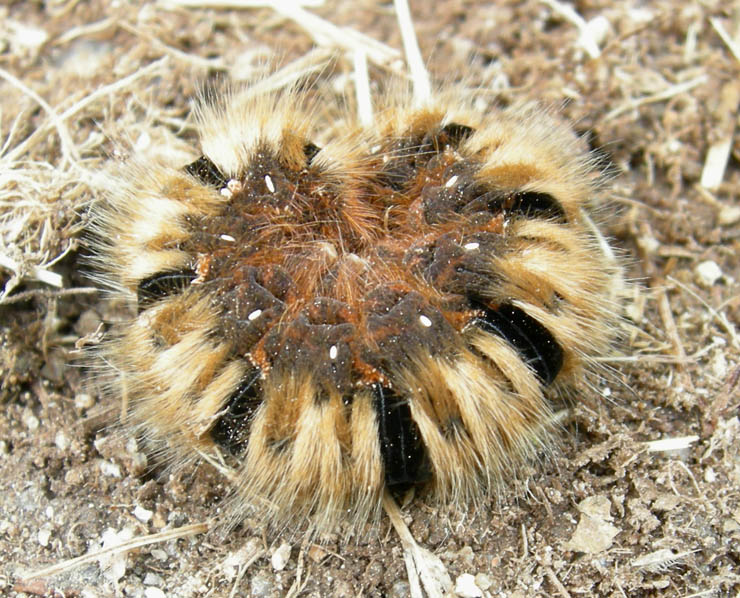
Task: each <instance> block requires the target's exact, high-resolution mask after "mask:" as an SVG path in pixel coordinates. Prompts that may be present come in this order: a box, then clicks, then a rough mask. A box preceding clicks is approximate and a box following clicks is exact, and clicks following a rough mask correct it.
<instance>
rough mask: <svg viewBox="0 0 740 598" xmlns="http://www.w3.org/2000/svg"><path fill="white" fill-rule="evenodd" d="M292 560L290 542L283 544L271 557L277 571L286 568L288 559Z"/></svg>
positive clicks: (273, 566)
mask: <svg viewBox="0 0 740 598" xmlns="http://www.w3.org/2000/svg"><path fill="white" fill-rule="evenodd" d="M289 560H290V544H281V545H280V546H279V547H278V548H277V549H276V550H275V552H273V553H272V558H271V559H270V562H271V563H272V568H273V569H275V571H282V570H283V569H285V565H287V564H288V561H289Z"/></svg>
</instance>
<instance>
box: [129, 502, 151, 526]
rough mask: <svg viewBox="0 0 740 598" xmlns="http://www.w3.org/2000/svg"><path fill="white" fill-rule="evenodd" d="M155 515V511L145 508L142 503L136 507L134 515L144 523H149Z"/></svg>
mask: <svg viewBox="0 0 740 598" xmlns="http://www.w3.org/2000/svg"><path fill="white" fill-rule="evenodd" d="M153 515H154V513H153V512H152V511H150V510H149V509H145V508H144V507H142V506H141V505H136V508H135V509H134V517H136V518H137V519H138V520H139V521H141V522H142V523H148V522H149V521H151V519H152V516H153Z"/></svg>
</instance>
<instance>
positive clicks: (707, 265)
mask: <svg viewBox="0 0 740 598" xmlns="http://www.w3.org/2000/svg"><path fill="white" fill-rule="evenodd" d="M694 274H695V275H696V282H698V283H699V284H700V285H702V286H703V287H711V286H712V285H713V284H714V283H715V282H717V281H718V280H719V279H720V278H722V270H720V267H719V266H718V265H717V264H716V263H715V262H713V261H712V260H707V261H705V262H701V263H700V264H697V266H696V267H695V268H694Z"/></svg>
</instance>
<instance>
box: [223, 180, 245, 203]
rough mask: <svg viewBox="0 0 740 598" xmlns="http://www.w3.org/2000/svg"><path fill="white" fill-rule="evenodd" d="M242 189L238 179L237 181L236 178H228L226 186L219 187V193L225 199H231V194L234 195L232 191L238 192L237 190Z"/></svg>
mask: <svg viewBox="0 0 740 598" xmlns="http://www.w3.org/2000/svg"><path fill="white" fill-rule="evenodd" d="M241 190H242V184H241V182H240V181H237V180H236V179H229V182H228V183H226V187H224V188H223V189H221V195H223V196H224V197H225V198H226V199H231V196H232V195H234V193H239V191H241Z"/></svg>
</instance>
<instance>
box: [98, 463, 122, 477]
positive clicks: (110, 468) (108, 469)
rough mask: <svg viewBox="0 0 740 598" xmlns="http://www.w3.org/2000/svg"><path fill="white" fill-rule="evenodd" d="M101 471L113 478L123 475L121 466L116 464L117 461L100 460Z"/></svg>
mask: <svg viewBox="0 0 740 598" xmlns="http://www.w3.org/2000/svg"><path fill="white" fill-rule="evenodd" d="M100 471H102V472H103V475H107V476H109V477H112V478H120V477H121V468H120V467H118V465H116V464H115V463H111V462H110V461H105V460H104V459H101V460H100Z"/></svg>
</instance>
